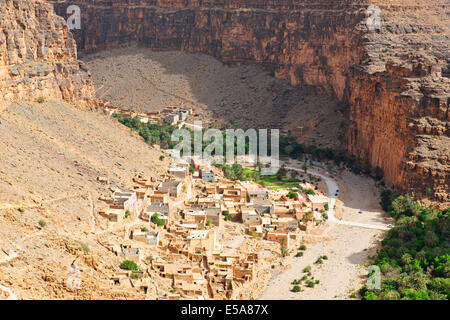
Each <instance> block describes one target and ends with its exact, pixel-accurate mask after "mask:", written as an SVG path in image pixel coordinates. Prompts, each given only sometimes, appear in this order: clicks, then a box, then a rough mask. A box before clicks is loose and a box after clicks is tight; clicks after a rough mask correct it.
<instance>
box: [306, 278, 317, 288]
mask: <svg viewBox="0 0 450 320" xmlns="http://www.w3.org/2000/svg"><path fill="white" fill-rule="evenodd" d="M306 286H307V287H308V288H314V286H315V282H314V281H312V280H308V281H306Z"/></svg>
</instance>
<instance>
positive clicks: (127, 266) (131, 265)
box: [120, 260, 139, 271]
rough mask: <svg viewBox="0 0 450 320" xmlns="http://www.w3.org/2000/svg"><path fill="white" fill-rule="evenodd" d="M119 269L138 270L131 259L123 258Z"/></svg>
mask: <svg viewBox="0 0 450 320" xmlns="http://www.w3.org/2000/svg"><path fill="white" fill-rule="evenodd" d="M120 268H121V269H125V270H134V271H138V270H139V267H138V265H137V264H136V262H134V261H133V260H124V261H123V262H122V264H121V265H120Z"/></svg>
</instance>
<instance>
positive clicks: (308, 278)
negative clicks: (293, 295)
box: [291, 266, 320, 292]
mask: <svg viewBox="0 0 450 320" xmlns="http://www.w3.org/2000/svg"><path fill="white" fill-rule="evenodd" d="M303 273H306V274H304V275H303V276H302V277H301V278H300V279H294V281H292V283H291V284H293V285H294V287H293V288H292V289H291V291H292V292H302V291H303V290H302V289H301V287H300V285H301V284H303V283H304V285H305V286H306V287H308V288H314V286H315V285H316V284H319V283H320V281H319V280H317V279H314V277H313V276H312V274H311V266H307V267H305V268H304V269H303Z"/></svg>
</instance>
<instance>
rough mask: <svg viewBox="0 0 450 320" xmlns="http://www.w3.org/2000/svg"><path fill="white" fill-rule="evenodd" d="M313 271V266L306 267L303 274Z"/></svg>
mask: <svg viewBox="0 0 450 320" xmlns="http://www.w3.org/2000/svg"><path fill="white" fill-rule="evenodd" d="M310 271H311V266H306V267H305V268H303V272H305V273H308V272H310Z"/></svg>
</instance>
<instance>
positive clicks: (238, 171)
mask: <svg viewBox="0 0 450 320" xmlns="http://www.w3.org/2000/svg"><path fill="white" fill-rule="evenodd" d="M215 166H216V167H217V168H219V169H221V170H222V171H223V174H224V176H225V177H226V178H227V179H230V180H242V181H255V180H258V179H259V172H258V171H256V170H251V169H247V168H243V167H242V166H241V165H240V164H238V163H234V164H232V165H231V166H228V165H223V164H215Z"/></svg>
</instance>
